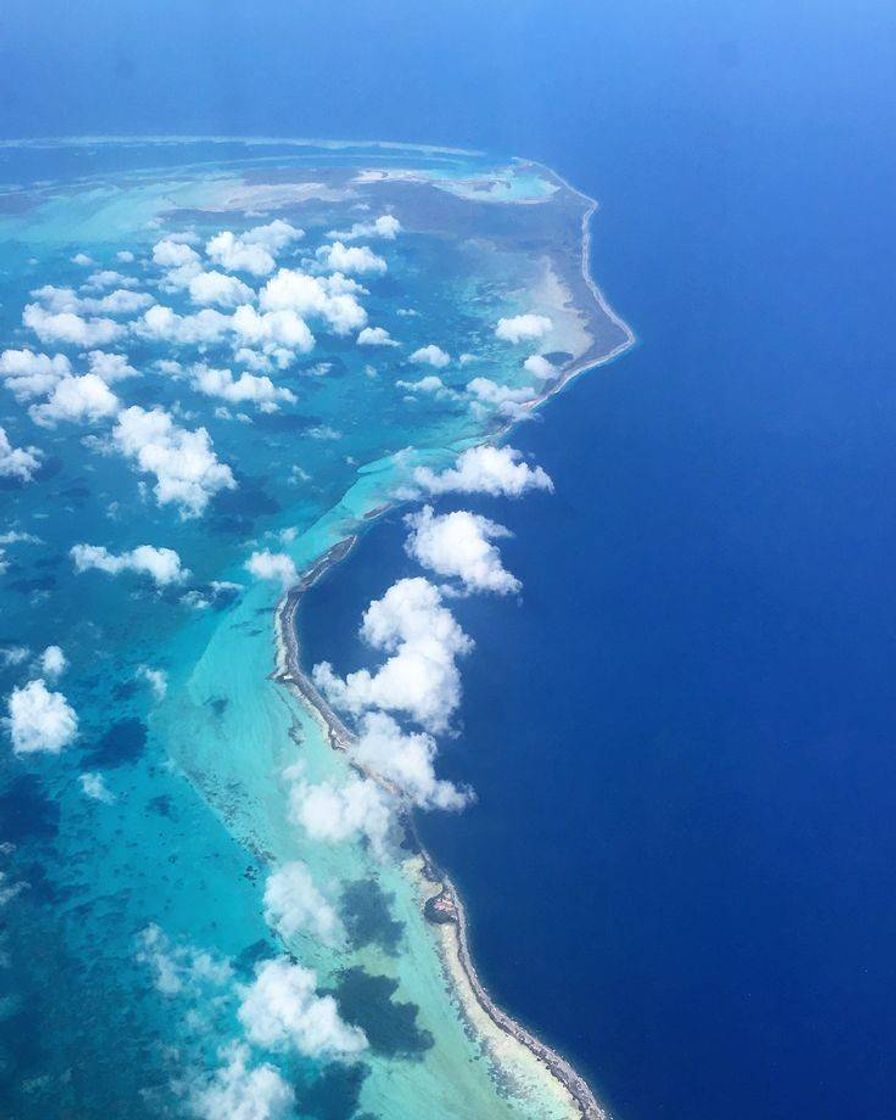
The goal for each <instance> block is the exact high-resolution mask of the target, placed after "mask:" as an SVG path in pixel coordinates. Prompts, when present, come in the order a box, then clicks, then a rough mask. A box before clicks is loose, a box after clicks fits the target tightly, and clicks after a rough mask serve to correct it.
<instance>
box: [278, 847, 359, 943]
mask: <svg viewBox="0 0 896 1120" xmlns="http://www.w3.org/2000/svg"><path fill="white" fill-rule="evenodd" d="M264 920H265V921H266V922H267V923H268V925H269V926H271V927H272V928H273V929H275V930H276V931H277V933H279V934H280V936H281V937H283V938H286V939H289V938H291V937H295V936H296V934H298V933H306V932H307V933H310V934H312V935H313V936H314V937H317V938H319V939H320V940H321V941H323V942H325V943H326V944H332V943H333V942H334V941H335V940H336V939H337V938H338V937H339V935H340V933H341V924H340V921H339V918H338V917H337V916H336V911H335V910H334V909H333V907H332V906H331V905H330V903H329V902H327V900H326V899H325V898H324V896H323V895H322V894H321V892H320V891H319V890H318V889H317V887H316V886H315V884H314V880H313V879H312V877H311V872H310V871H309V870H308V866H307V864H304V863H302V862H301V861H300V860H296V861H294V862H292V863H285V864H284V865H283V866H282V867H278V868H277V870H276V871H274V872H273V873H272V874H271V875H269V876H268V880H267V882H266V883H265V887H264Z"/></svg>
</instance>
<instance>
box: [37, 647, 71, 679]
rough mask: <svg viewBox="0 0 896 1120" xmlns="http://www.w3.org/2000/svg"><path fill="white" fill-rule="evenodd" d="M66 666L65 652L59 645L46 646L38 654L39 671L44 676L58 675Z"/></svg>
mask: <svg viewBox="0 0 896 1120" xmlns="http://www.w3.org/2000/svg"><path fill="white" fill-rule="evenodd" d="M67 666H68V661H66V659H65V654H64V653H63V652H62V650H61V649H60V648H59V646H47V648H46V649H45V650H44V651H43V653H42V654H41V655H40V668H41V672H42V673H43V674H44V676H46V677H58V676H60V674H62V673H64V672H65V670H66V668H67Z"/></svg>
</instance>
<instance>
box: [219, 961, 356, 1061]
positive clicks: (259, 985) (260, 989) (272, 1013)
mask: <svg viewBox="0 0 896 1120" xmlns="http://www.w3.org/2000/svg"><path fill="white" fill-rule="evenodd" d="M316 987H317V976H316V975H315V973H314V972H312V971H311V969H308V968H303V967H302V966H301V965H298V964H291V963H290V961H289V960H288V959H287V958H286V957H278V958H277V959H276V960H269V961H265V962H264V963H262V964H260V965H259V966H258V968H257V969H256V974H255V980H254V982H253V983H252V984H251V985H250V986H249V987H246V988H243V989H242V997H243V1001H242V1003H241V1004H240V1008H239V1011H238V1012H237V1015H238V1017H239V1020H240V1022H241V1023H242V1024H243V1026H244V1027H245V1029H246V1035H247V1037H248V1038H249V1040H250V1041H251V1042H254V1043H255V1044H256V1045H258V1046H263V1047H265V1048H266V1049H269V1050H287V1049H289V1048H295V1049H296V1050H297V1051H298V1052H299V1053H300V1054H304V1055H306V1056H307V1057H312V1058H322V1059H334V1058H346V1057H349V1056H351V1055H353V1054H359V1053H360V1052H361V1051H362V1050H365V1049H366V1048H367V1039H366V1037H365V1035H364V1032H363V1031H362V1030H361V1029H360V1028H359V1027H352V1026H349V1025H348V1024H347V1023H345V1022H343V1020H342V1019H341V1018H340V1015H339V1008H338V1006H337V1004H336V1000H335V999H334V998H333V997H332V996H319V995H318V994H317V992H316V990H315V989H316Z"/></svg>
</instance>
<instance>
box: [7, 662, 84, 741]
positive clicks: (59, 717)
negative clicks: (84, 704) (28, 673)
mask: <svg viewBox="0 0 896 1120" xmlns="http://www.w3.org/2000/svg"><path fill="white" fill-rule="evenodd" d="M7 710H8V712H9V716H8V718H7V721H6V723H7V727H8V728H9V733H10V736H11V737H12V749H13V750H14V751H15V752H16V754H32V753H34V752H35V751H47V752H48V753H49V754H59V752H60V751H61V750H62V749H63V747H67V746H68V744H69V743H70V742H71V741H72V740H73V739H74V738H75V736H76V735H77V733H78V717H77V715H76V714H75V711H74V708H72V707H71V705H70V704H69V702H68V701H67V700H66V698H65V697H64V696H63V695H62V693H61V692H50V690H49V689H48V688H47V685H46V681H44V680H43V678H42V677H38V678H37V679H36V680H33V681H29V682H28V683H27V684H26V685H23V686H22V687H21V688H14V689H13V690H12V692H11V693H10V696H9V700H8V703H7Z"/></svg>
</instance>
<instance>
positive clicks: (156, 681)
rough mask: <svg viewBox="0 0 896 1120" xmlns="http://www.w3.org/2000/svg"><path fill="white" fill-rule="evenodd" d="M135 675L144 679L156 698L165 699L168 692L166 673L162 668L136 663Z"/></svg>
mask: <svg viewBox="0 0 896 1120" xmlns="http://www.w3.org/2000/svg"><path fill="white" fill-rule="evenodd" d="M137 677H138V679H139V680H142V681H146V683H147V684H148V685H149V687H150V688H151V689H152V693H153V696H155V698H156V700H164V699H165V695H166V693H167V692H168V674H167V673H166V672H165V671H164V669H153V668H152V667H151V666H149V665H138V666H137Z"/></svg>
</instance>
